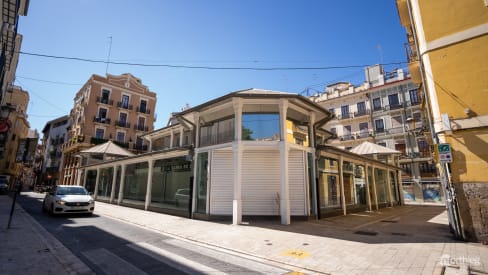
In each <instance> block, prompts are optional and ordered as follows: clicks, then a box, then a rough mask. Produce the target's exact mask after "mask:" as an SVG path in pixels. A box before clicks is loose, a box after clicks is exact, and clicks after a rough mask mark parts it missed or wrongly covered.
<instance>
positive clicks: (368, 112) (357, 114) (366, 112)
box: [354, 110, 371, 117]
mask: <svg viewBox="0 0 488 275" xmlns="http://www.w3.org/2000/svg"><path fill="white" fill-rule="evenodd" d="M370 113H371V112H370V111H369V110H363V111H359V112H354V117H362V116H367V115H369V114H370Z"/></svg>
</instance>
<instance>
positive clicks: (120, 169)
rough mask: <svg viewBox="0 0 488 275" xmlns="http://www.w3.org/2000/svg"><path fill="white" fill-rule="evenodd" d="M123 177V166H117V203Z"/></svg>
mask: <svg viewBox="0 0 488 275" xmlns="http://www.w3.org/2000/svg"><path fill="white" fill-rule="evenodd" d="M121 175H122V166H120V165H119V166H117V175H116V176H115V190H114V200H115V202H116V201H117V199H118V198H119V191H120V178H121Z"/></svg>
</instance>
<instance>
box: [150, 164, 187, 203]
mask: <svg viewBox="0 0 488 275" xmlns="http://www.w3.org/2000/svg"><path fill="white" fill-rule="evenodd" d="M190 180H191V162H189V161H186V160H185V158H183V157H181V158H171V159H160V160H157V161H155V162H154V165H153V174H152V185H151V203H150V206H151V207H157V208H180V209H182V210H187V209H188V206H189V202H190V197H191V194H190V184H191V182H190Z"/></svg>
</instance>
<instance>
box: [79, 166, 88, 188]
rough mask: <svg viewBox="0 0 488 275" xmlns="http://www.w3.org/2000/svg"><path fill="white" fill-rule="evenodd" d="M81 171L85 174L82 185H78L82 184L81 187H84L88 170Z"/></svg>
mask: <svg viewBox="0 0 488 275" xmlns="http://www.w3.org/2000/svg"><path fill="white" fill-rule="evenodd" d="M83 173H84V174H85V176H84V177H83V184H82V185H81V184H80V185H81V186H83V187H85V186H86V177H87V175H88V170H87V169H85V171H84V172H83Z"/></svg>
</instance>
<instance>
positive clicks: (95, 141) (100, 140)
mask: <svg viewBox="0 0 488 275" xmlns="http://www.w3.org/2000/svg"><path fill="white" fill-rule="evenodd" d="M107 141H108V139H103V138H97V137H92V138H91V139H90V143H91V144H95V145H98V144H102V143H105V142H107Z"/></svg>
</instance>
